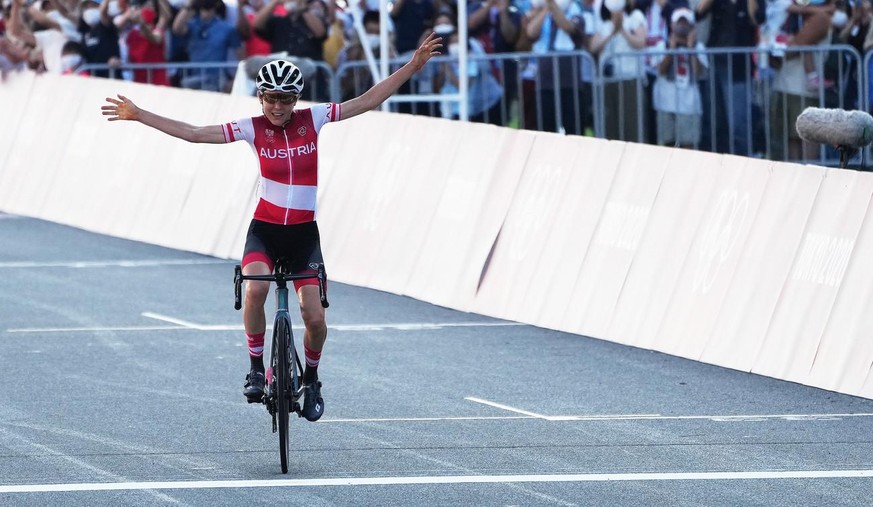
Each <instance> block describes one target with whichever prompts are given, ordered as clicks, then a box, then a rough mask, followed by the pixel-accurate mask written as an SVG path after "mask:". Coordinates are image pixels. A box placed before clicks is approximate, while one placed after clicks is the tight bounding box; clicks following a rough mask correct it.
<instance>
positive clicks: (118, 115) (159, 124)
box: [101, 95, 226, 144]
mask: <svg viewBox="0 0 873 507" xmlns="http://www.w3.org/2000/svg"><path fill="white" fill-rule="evenodd" d="M106 102H109V105H104V106H103V107H102V108H101V109H102V110H103V116H108V117H109V118H107V120H109V121H117V120H131V121H138V122H140V123H142V124H143V125H147V126H149V127H152V128H153V129H157V130H160V131H161V132H163V133H165V134H168V135H171V136H173V137H177V138H179V139H184V140H185V141H188V142H191V143H211V144H223V143H225V142H226V140H225V139H224V129H223V128H222V127H221V125H208V126H205V127H195V126H194V125H190V124H188V123H184V122H181V121H178V120H173V119H171V118H167V117H165V116H161V115H159V114H155V113H153V112H151V111H146V110H145V109H142V108H140V107H137V105H136V104H134V103H133V101H131V100H130V99H129V98H127V97H125V96H124V95H118V98H117V99H114V98H112V97H107V98H106Z"/></svg>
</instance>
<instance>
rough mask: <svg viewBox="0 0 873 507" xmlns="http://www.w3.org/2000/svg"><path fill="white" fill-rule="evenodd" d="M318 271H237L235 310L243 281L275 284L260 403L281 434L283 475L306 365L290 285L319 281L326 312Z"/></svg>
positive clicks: (279, 265)
mask: <svg viewBox="0 0 873 507" xmlns="http://www.w3.org/2000/svg"><path fill="white" fill-rule="evenodd" d="M310 266H311V267H314V268H316V272H315V273H294V274H292V273H290V272H289V267H288V265H287V263H286V262H284V260H283V259H280V260H279V261H278V262H276V268H275V269H274V270H273V274H272V275H244V274H243V273H242V268H241V267H240V266H239V265H237V266H236V267H235V268H234V276H233V283H234V298H235V301H234V305H233V307H234V308H235V309H236V310H239V309H240V308H242V282H243V280H261V281H267V282H275V283H276V318H275V319H274V321H273V342H272V346H271V348H270V366H269V367H268V368H267V373H266V385H265V389H264V396H263V398H262V399H261V402H262V403H263V404H264V405H265V406H266V408H267V412H269V413H270V416H271V417H272V418H273V433H276V432H277V431H278V433H279V456H280V462H281V464H282V473H283V474H287V473H288V453H289V451H290V449H289V445H288V444H289V434H288V423H289V418H290V414H291V413H296V414H297V416H298V417H302V416H303V413H302V406H301V403H300V397H301V396H302V395H303V389H304V387H305V386H304V385H303V383H302V382H301V380H302V377H303V364H302V363H301V362H300V356H299V355H298V354H297V347H296V346H295V345H294V335H293V333H292V332H291V316H290V314H289V312H288V282H293V281H294V280H304V279H311V278H317V279H318V291H319V295H320V297H321V306H322V307H324V308H327V307H328V306H330V305H329V303H328V302H327V292H326V291H325V283H326V280H327V275H325V272H324V264H320V263H319V264H318V265H317V267H316V266H315V265H310Z"/></svg>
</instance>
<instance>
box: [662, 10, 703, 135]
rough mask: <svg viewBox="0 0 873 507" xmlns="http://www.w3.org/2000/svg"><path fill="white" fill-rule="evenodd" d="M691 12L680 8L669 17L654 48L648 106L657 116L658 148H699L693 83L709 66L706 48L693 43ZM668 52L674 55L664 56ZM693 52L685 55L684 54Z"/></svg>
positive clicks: (698, 105)
mask: <svg viewBox="0 0 873 507" xmlns="http://www.w3.org/2000/svg"><path fill="white" fill-rule="evenodd" d="M694 20H695V17H694V12H692V11H691V9H688V8H685V7H680V8H678V9H676V10H674V11H673V13H672V15H671V16H670V31H669V35H668V36H667V40H666V41H663V40H662V41H660V42H659V43H658V44H657V45H656V46H655V48H654V50H655V55H653V56H654V59H653V62H652V63H653V64H654V65H655V66H656V68H657V69H658V77H657V78H656V79H655V84H654V89H653V94H652V98H653V100H652V102H653V105H654V108H655V111H656V112H657V132H658V144H660V145H661V146H678V147H680V148H694V149H696V148H697V147H698V145H699V144H700V135H701V117H702V115H703V106H702V104H701V100H700V88H699V87H698V86H697V81H698V79H699V76H700V74H701V72H702V71H703V70H704V69H706V68H707V67H708V66H709V60H708V58H707V56H706V53H705V52H704V51H705V50H706V47H705V46H704V45H703V43H702V42H700V41H699V40H697V34H696V32H695V29H694ZM667 49H670V50H674V51H677V52H676V53H672V52H671V53H665V52H664V51H665V50H667ZM691 50H693V51H695V52H694V53H689V52H686V51H691Z"/></svg>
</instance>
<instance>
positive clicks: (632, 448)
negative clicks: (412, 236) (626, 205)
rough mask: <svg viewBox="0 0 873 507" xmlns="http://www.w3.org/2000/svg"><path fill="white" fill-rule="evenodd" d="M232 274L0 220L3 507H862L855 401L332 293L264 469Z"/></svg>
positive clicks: (344, 289)
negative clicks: (284, 436) (285, 456)
mask: <svg viewBox="0 0 873 507" xmlns="http://www.w3.org/2000/svg"><path fill="white" fill-rule="evenodd" d="M325 233H329V231H325ZM234 264H235V262H234V261H225V260H220V259H214V258H211V257H205V256H201V255H196V254H192V253H187V252H180V251H175V250H170V249H166V248H161V247H157V246H153V245H146V244H142V243H137V242H132V241H125V240H120V239H117V238H110V237H105V236H100V235H96V234H92V233H88V232H84V231H81V230H77V229H73V228H69V227H64V226H60V225H56V224H51V223H46V222H41V221H38V220H33V219H29V218H22V217H15V216H9V215H3V214H0V343H2V351H3V352H2V355H0V357H2V362H0V366H2V368H0V382H2V385H3V388H2V390H0V393H2V394H0V505H15V506H17V505H34V506H46V505H52V506H55V505H58V506H59V505H64V506H67V505H87V506H103V505H105V506H118V505H164V504H168V505H173V504H176V505H208V506H216V505H233V506H236V505H267V504H269V505H307V506H320V505H415V506H418V505H488V506H490V505H494V506H503V505H562V506H569V505H603V506H617V505H627V506H641V505H669V506H680V505H694V506H701V505H707V506H708V505H712V506H726V505H731V506H733V505H765V506H785V505H827V506H835V505H857V506H861V505H865V506H866V505H869V504H870V502H871V499H873V441H871V434H873V431H871V430H873V401H871V400H865V399H861V398H855V397H851V396H845V395H840V394H835V393H831V392H827V391H822V390H818V389H814V388H810V387H805V386H801V385H797V384H792V383H787V382H782V381H777V380H774V379H769V378H764V377H759V376H755V375H750V374H747V373H743V372H737V371H732V370H726V369H722V368H718V367H714V366H709V365H704V364H699V363H695V362H692V361H688V360H683V359H679V358H674V357H670V356H666V355H663V354H658V353H653V352H649V351H645V350H640V349H634V348H629V347H624V346H620V345H616V344H611V343H607V342H604V341H600V340H594V339H590V338H586V337H581V336H575V335H570V334H566V333H559V332H555V331H550V330H545V329H539V328H535V327H531V326H524V325H517V324H514V323H511V322H504V321H498V320H494V319H491V318H487V317H482V316H478V315H472V314H466V313H461V312H457V311H453V310H449V309H446V308H441V307H436V306H433V305H429V304H425V303H422V302H420V301H416V300H413V299H410V298H406V297H399V296H395V295H391V294H386V293H382V292H378V291H373V290H368V289H362V288H357V287H352V286H348V285H343V284H340V283H332V284H331V286H330V297H331V308H330V310H329V311H328V320H329V325H330V327H331V330H330V332H329V338H328V345H327V347H326V349H325V352H324V356H323V359H322V366H321V368H320V369H319V370H320V374H321V378H322V380H323V382H324V391H323V394H324V398H325V404H326V413H325V416H324V418H323V420H322V421H320V422H318V423H309V422H306V421H305V420H303V419H297V418H295V419H294V420H292V423H291V433H292V439H293V443H294V450H293V453H292V458H291V465H290V470H289V473H288V474H287V475H283V474H281V473H280V470H279V456H278V438H277V436H276V435H275V434H273V433H271V432H270V423H269V417H268V415H267V413H266V411H265V410H264V409H263V407H260V406H253V405H248V404H246V403H245V402H244V401H243V397H242V392H241V391H242V382H243V377H244V375H245V373H246V369H247V365H248V359H247V352H246V347H245V339H244V335H243V333H242V326H241V315H240V314H239V313H237V312H235V311H234V310H233V309H232V304H233V301H232V299H233V292H232V283H231V281H232V276H233V265H234ZM329 268H330V266H328V273H329V272H330V270H329ZM269 304H272V301H271V302H270V303H269ZM296 322H298V323H299V319H297V320H296ZM299 337H300V334H299V333H298V334H297V339H298V343H299Z"/></svg>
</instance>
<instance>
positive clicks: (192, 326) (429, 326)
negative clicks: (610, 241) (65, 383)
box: [6, 312, 525, 333]
mask: <svg viewBox="0 0 873 507" xmlns="http://www.w3.org/2000/svg"><path fill="white" fill-rule="evenodd" d="M141 315H142V316H143V317H147V318H150V319H155V320H160V321H162V322H167V323H168V324H172V325H168V326H105V327H24V328H12V329H7V330H6V332H7V333H74V332H79V333H81V332H84V333H87V332H98V331H114V332H124V331H129V332H135V331H160V330H179V329H188V330H194V331H242V330H243V326H242V324H198V323H196V322H190V321H187V320H183V319H179V318H176V317H171V316H168V315H162V314H159V313H154V312H143V313H142V314H141ZM523 325H525V324H520V323H518V322H399V323H393V324H389V323H385V324H333V325H331V324H328V328H330V329H331V330H332V331H349V332H375V331H386V330H395V331H422V330H440V329H450V328H456V327H509V326H523ZM293 328H294V329H303V327H302V326H299V325H295V326H293ZM268 329H271V328H270V326H268Z"/></svg>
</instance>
